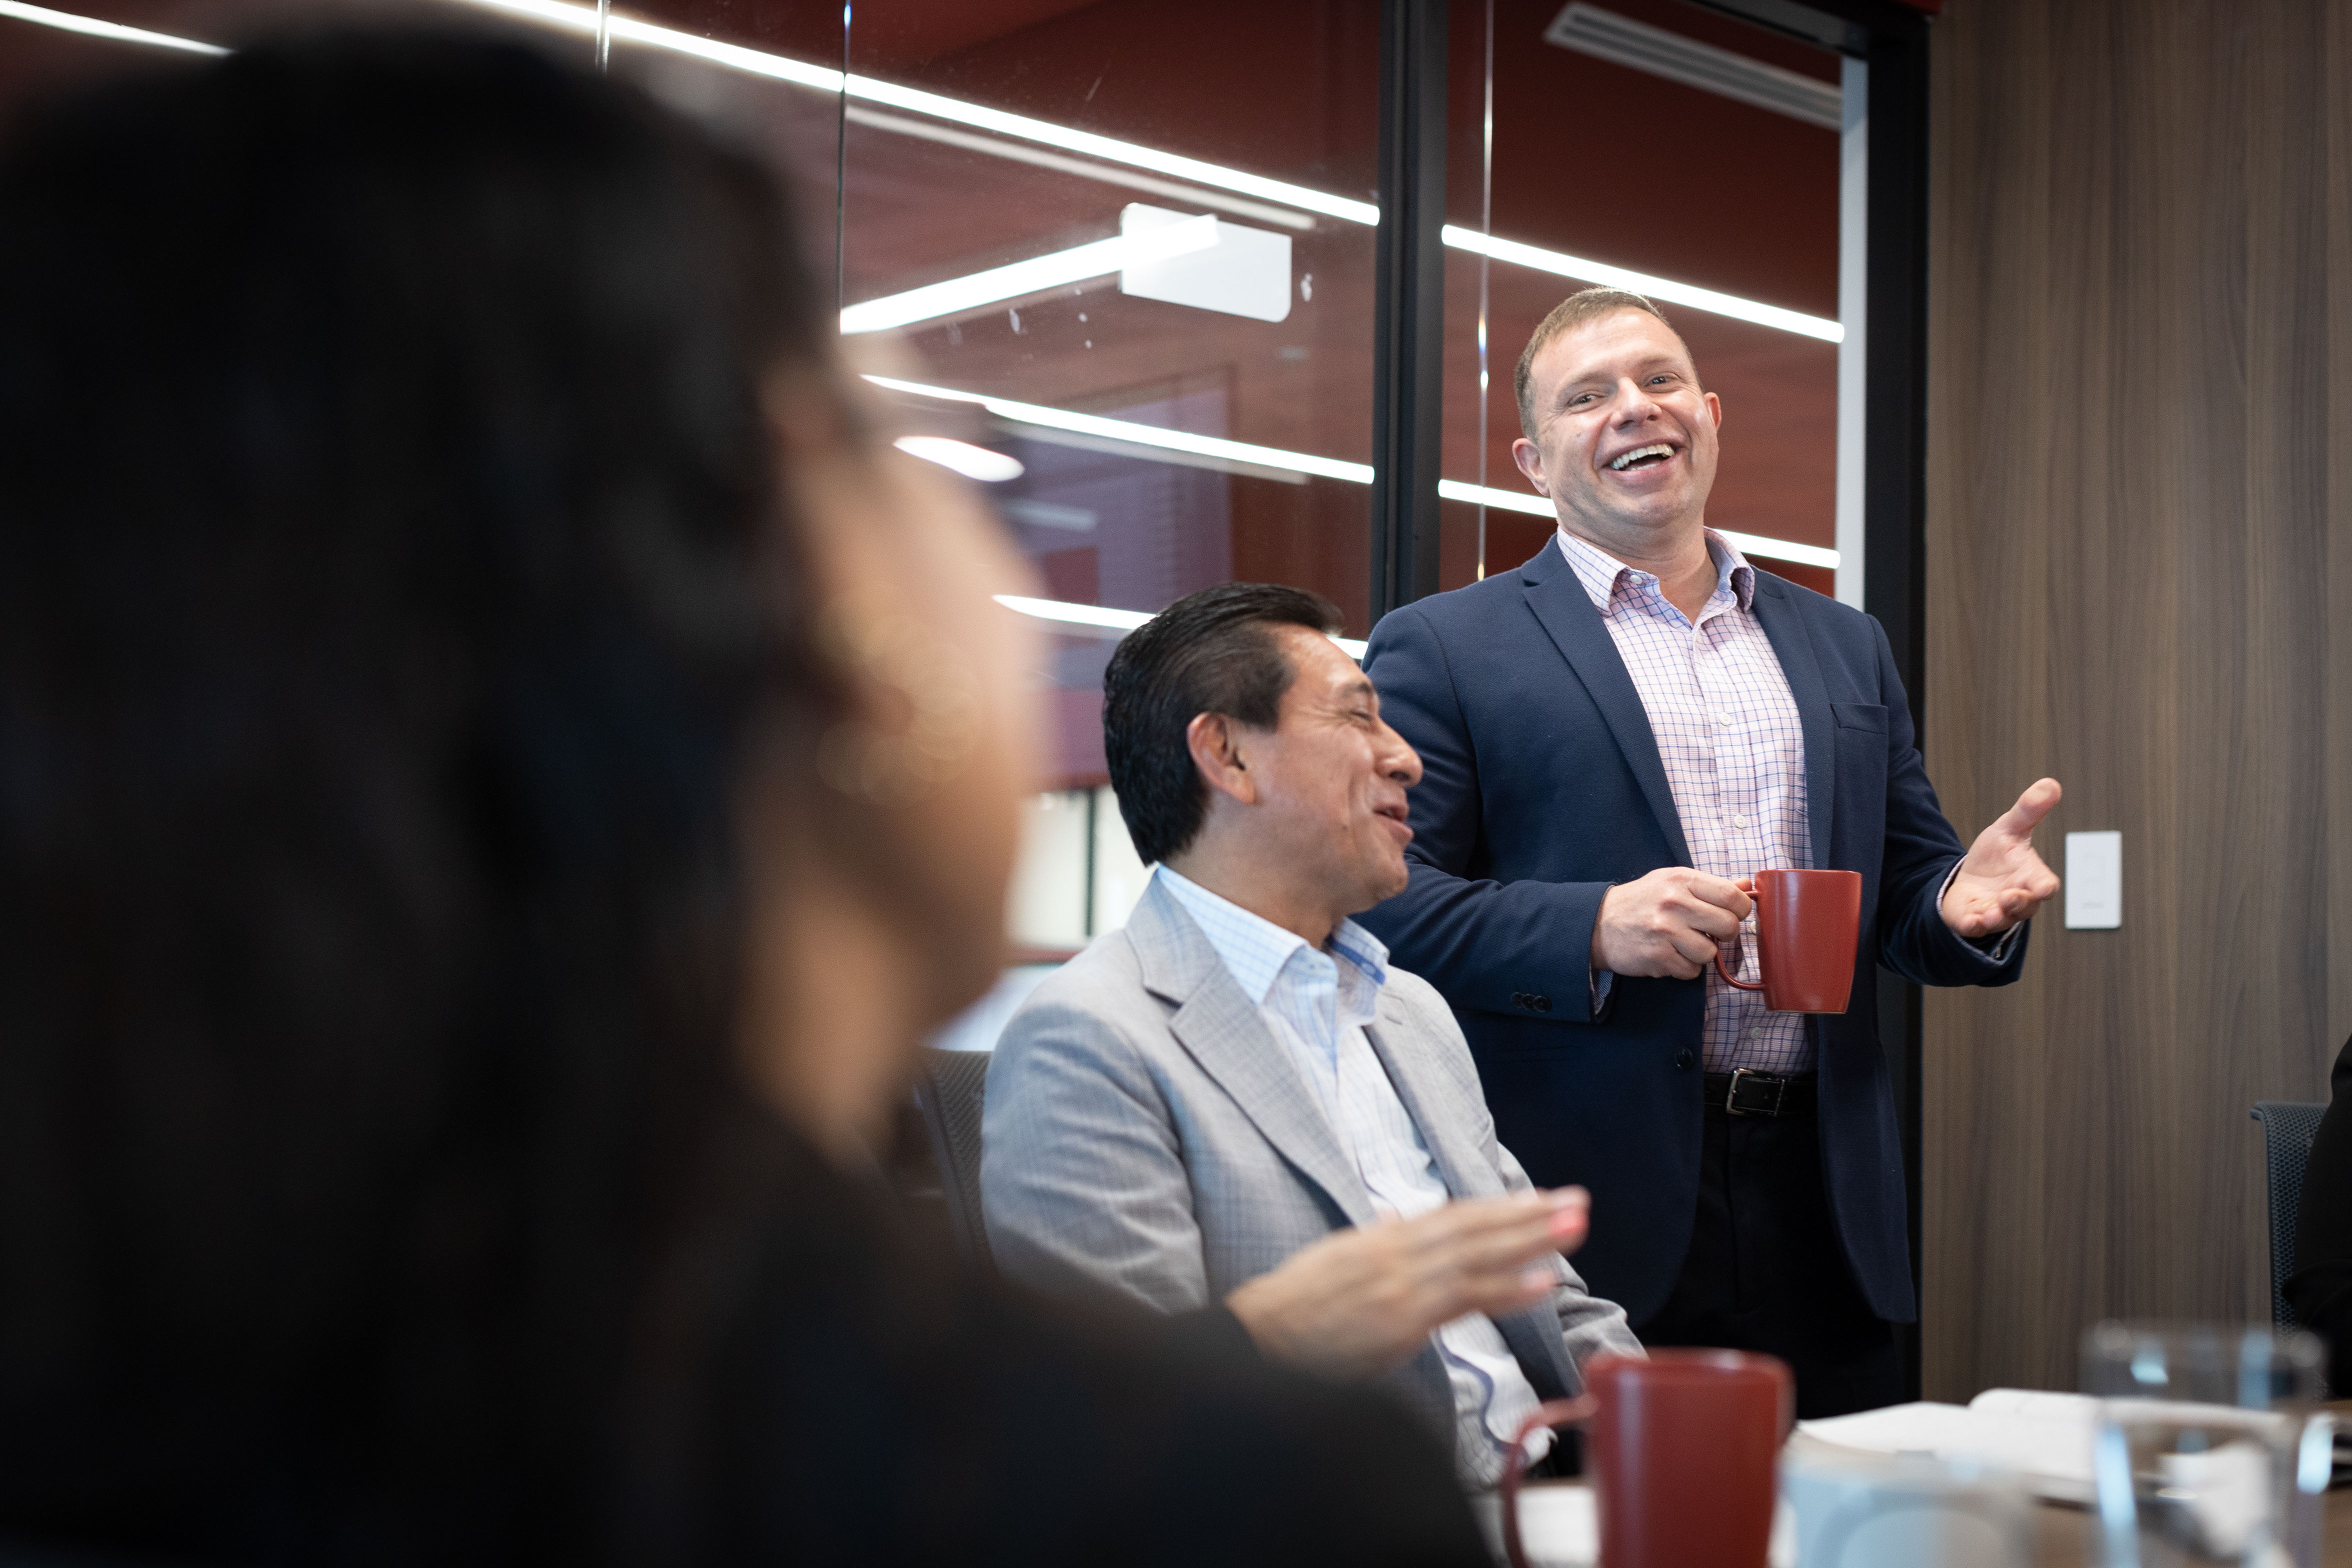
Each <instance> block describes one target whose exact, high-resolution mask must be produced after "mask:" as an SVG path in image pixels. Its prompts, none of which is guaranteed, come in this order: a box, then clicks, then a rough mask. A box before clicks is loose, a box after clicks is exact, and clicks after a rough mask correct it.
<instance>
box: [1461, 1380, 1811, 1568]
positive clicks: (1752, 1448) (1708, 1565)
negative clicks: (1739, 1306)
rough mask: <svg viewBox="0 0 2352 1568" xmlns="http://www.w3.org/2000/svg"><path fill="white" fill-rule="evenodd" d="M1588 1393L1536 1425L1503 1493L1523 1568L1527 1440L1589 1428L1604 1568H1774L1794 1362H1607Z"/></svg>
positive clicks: (1562, 1403)
mask: <svg viewBox="0 0 2352 1568" xmlns="http://www.w3.org/2000/svg"><path fill="white" fill-rule="evenodd" d="M1584 1386H1585V1389H1586V1394H1585V1395H1584V1397H1582V1398H1580V1399H1561V1400H1554V1401H1553V1402H1552V1403H1550V1404H1549V1405H1543V1406H1542V1407H1540V1408H1539V1409H1538V1410H1537V1411H1536V1412H1535V1414H1534V1415H1530V1416H1528V1420H1527V1424H1526V1425H1525V1426H1523V1427H1521V1428H1520V1432H1519V1439H1520V1440H1519V1443H1518V1444H1517V1445H1515V1446H1514V1447H1513V1449H1512V1452H1511V1457H1510V1462H1509V1464H1508V1466H1507V1468H1505V1470H1504V1473H1503V1484H1502V1488H1501V1502H1502V1510H1503V1551H1504V1554H1505V1555H1506V1556H1507V1558H1508V1559H1509V1560H1510V1562H1511V1564H1512V1568H1527V1557H1526V1552H1525V1551H1524V1549H1523V1547H1522V1545H1521V1543H1520V1541H1519V1483H1520V1480H1521V1479H1522V1477H1523V1474H1524V1472H1525V1469H1526V1452H1527V1451H1526V1447H1525V1444H1526V1440H1527V1436H1528V1433H1530V1432H1532V1431H1534V1430H1535V1429H1536V1428H1537V1427H1538V1426H1567V1425H1570V1424H1571V1423H1574V1422H1580V1421H1581V1422H1586V1423H1589V1425H1590V1427H1591V1435H1592V1441H1591V1448H1590V1449H1589V1451H1588V1457H1587V1461H1586V1466H1585V1468H1587V1469H1588V1470H1589V1471H1590V1472H1591V1480H1592V1491H1593V1502H1594V1504H1595V1508H1596V1511H1597V1512H1598V1513H1599V1515H1600V1521H1601V1564H1600V1568H1764V1560H1765V1553H1766V1552H1768V1551H1769V1548H1770V1546H1771V1543H1772V1508H1773V1503H1774V1500H1775V1498H1776V1496H1777V1495H1778V1490H1779V1488H1778V1485H1777V1479H1778V1473H1779V1464H1780V1445H1781V1444H1782V1443H1784V1442H1786V1441H1787V1440H1788V1436H1789V1429H1790V1426H1791V1425H1792V1424H1793V1422H1794V1419H1795V1415H1796V1382H1795V1380H1794V1379H1793V1378H1791V1377H1790V1375H1789V1368H1788V1366H1787V1364H1786V1363H1782V1362H1780V1361H1779V1360H1776V1359H1775V1358H1773V1357H1771V1356H1769V1355H1751V1354H1748V1352H1744V1351H1707V1350H1655V1351H1652V1352H1650V1354H1649V1358H1648V1359H1647V1360H1643V1359H1641V1358H1639V1357H1635V1356H1617V1355H1599V1356H1594V1357H1593V1358H1592V1359H1591V1361H1590V1362H1587V1363H1585V1366H1584Z"/></svg>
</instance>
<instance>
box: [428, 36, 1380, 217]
mask: <svg viewBox="0 0 2352 1568" xmlns="http://www.w3.org/2000/svg"><path fill="white" fill-rule="evenodd" d="M474 4H476V5H487V6H489V7H491V8H492V9H494V10H499V11H508V12H511V13H513V14H515V15H517V16H535V17H538V18H539V19H540V20H541V21H544V22H551V23H553V24H554V25H555V26H561V27H569V28H571V29H572V30H573V31H575V32H593V31H594V30H595V26H596V9H595V7H594V6H593V5H568V4H564V3H563V0H474ZM611 27H612V36H613V37H616V38H623V39H626V40H628V41H629V42H631V43H638V44H649V45H651V46H653V47H656V48H664V49H670V50H674V51H675V52H677V53H678V54H683V55H692V56H694V57H696V58H698V59H706V60H710V61H713V62H714V63H716V64H719V65H725V66H732V67H734V68H736V69H738V70H743V71H749V72H751V73H752V74H753V75H756V76H765V77H773V78H775V79H778V80H780V81H791V82H798V83H799V84H800V85H801V86H803V87H813V88H815V89H817V90H818V91H820V92H840V91H842V90H843V89H844V88H845V87H846V89H847V90H848V94H849V96H850V97H851V98H854V99H862V100H865V101H866V102H868V103H880V104H887V105H888V106H889V107H891V108H893V109H903V110H909V111H911V112H913V113H916V114H928V115H929V116H930V117H931V118H932V119H934V120H946V121H953V122H954V123H956V124H958V125H970V126H972V127H975V128H976V129H979V130H982V131H992V132H996V134H998V135H1000V136H1012V137H1017V138H1019V139H1020V140H1022V141H1024V142H1042V143H1044V144H1045V145H1046V146H1048V147H1059V148H1062V149H1064V150H1065V151H1067V152H1072V153H1085V154H1087V156H1088V157H1091V158H1100V159H1102V160H1103V161H1104V162H1105V163H1125V164H1127V165H1128V166H1129V167H1130V168H1136V169H1149V170H1150V171H1151V172H1152V173H1154V174H1170V175H1173V176H1174V177H1175V178H1177V179H1180V180H1190V181H1192V183H1193V184H1199V185H1209V186H1212V187H1213V188H1215V189H1217V190H1223V191H1233V192H1236V193H1238V194H1239V195H1245V196H1257V197H1259V198H1261V199H1263V200H1265V201H1272V202H1280V203H1282V204H1283V205H1285V206H1293V207H1297V208H1300V209H1301V210H1303V211H1306V212H1315V213H1323V214H1326V215H1327V216H1331V217H1338V218H1346V219H1348V220H1349V221H1350V222H1353V223H1361V224H1373V223H1378V222H1379V221H1380V217H1381V210H1380V208H1378V207H1376V206H1374V205H1372V204H1371V203H1370V202H1360V201H1353V200H1350V199H1349V198H1348V197H1346V196H1335V195H1331V194H1329V193H1328V192H1326V191H1318V190H1314V189H1311V188H1309V187H1307V186H1306V185H1294V184H1290V183H1289V182H1288V181H1287V180H1269V179H1267V178H1265V176H1264V175H1262V174H1244V173H1243V172H1242V171H1240V170H1239V169H1227V168H1223V167H1221V166H1219V165H1218V164H1215V163H1202V161H1201V160H1200V159H1198V158H1187V157H1183V156H1181V154H1179V153H1163V152H1161V151H1160V149H1159V148H1157V147H1144V146H1139V145H1138V144H1137V143H1135V142H1121V141H1119V140H1118V138H1116V137H1112V136H1097V135H1096V134H1095V133H1094V132H1091V131H1079V130H1076V129H1075V128H1074V127H1071V126H1067V125H1055V124H1053V123H1052V122H1050V121H1044V120H1032V119H1030V118H1029V117H1028V116H1027V115H1025V114H1009V113H1007V112H1005V111H1004V110H1001V109H989V108H986V107H985V106H983V105H981V104H977V103H966V102H964V101H963V100H961V99H954V98H946V97H942V96H941V95H940V94H939V93H936V92H925V91H923V90H922V89H919V88H912V87H901V86H899V85H898V83H896V82H887V81H881V80H877V79H875V78H873V77H868V76H857V75H855V74H852V75H850V76H847V77H844V76H843V75H842V73H841V72H839V71H837V70H829V69H827V68H824V67H823V66H816V65H810V64H808V63H806V62H805V61H802V60H795V59H792V58H787V57H785V56H782V55H772V54H766V53H763V52H762V51H761V50H759V49H747V48H744V47H741V46H740V45H738V44H721V43H718V42H715V41H713V40H711V39H709V38H701V37H696V36H695V35H693V34H692V33H682V32H679V31H678V30H677V29H676V28H674V27H659V26H654V25H653V24H652V23H649V22H639V21H636V20H634V19H633V18H630V17H626V16H614V17H613V18H612V19H611Z"/></svg>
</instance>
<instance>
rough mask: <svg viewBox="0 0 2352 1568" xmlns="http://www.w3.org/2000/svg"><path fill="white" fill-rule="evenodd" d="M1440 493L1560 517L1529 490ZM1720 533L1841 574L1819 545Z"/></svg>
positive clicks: (1457, 486)
mask: <svg viewBox="0 0 2352 1568" xmlns="http://www.w3.org/2000/svg"><path fill="white" fill-rule="evenodd" d="M1437 493H1438V495H1439V497H1440V498H1442V499H1444V500H1458V501H1462V502H1465V503H1466V504H1468V505H1470V506H1485V507H1493V508H1495V509H1496V510H1499V511H1523V512H1526V513H1527V514H1528V516H1529V517H1540V518H1542V519H1544V520H1545V521H1551V520H1552V519H1553V517H1554V516H1555V515H1556V514H1555V513H1554V512H1553V511H1552V510H1551V502H1549V501H1548V500H1545V499H1544V498H1543V497H1541V496H1539V495H1531V494H1529V493H1528V491H1526V490H1498V489H1491V488H1489V487H1486V486H1483V485H1466V484H1464V483H1463V482H1462V481H1461V480H1460V479H1440V480H1438V481H1437ZM1716 532H1717V533H1719V534H1721V535H1723V537H1724V538H1726V539H1727V540H1729V541H1731V543H1732V547H1733V548H1734V549H1736V550H1738V552H1740V553H1741V554H1742V555H1762V556H1768V557H1769V558H1770V559H1772V560H1774V561H1794V562H1797V563H1800V564H1801V565H1805V566H1826V567H1828V568H1829V569H1830V570H1831V571H1832V572H1834V571H1836V570H1837V566H1838V552H1836V551H1834V550H1824V549H1823V548H1822V547H1821V546H1820V545H1818V544H1797V543H1793V542H1790V541H1789V540H1786V539H1767V538H1765V537H1764V535H1762V534H1760V533H1741V532H1739V531H1738V530H1736V529H1729V528H1718V529H1717V530H1716Z"/></svg>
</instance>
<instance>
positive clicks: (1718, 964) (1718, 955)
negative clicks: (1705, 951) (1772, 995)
mask: <svg viewBox="0 0 2352 1568" xmlns="http://www.w3.org/2000/svg"><path fill="white" fill-rule="evenodd" d="M1731 940H1732V941H1733V942H1738V940H1739V939H1738V937H1736V936H1735V937H1733V938H1732V939H1731ZM1715 972H1716V973H1717V974H1720V975H1722V976H1723V983H1724V984H1727V985H1737V986H1738V987H1739V989H1741V990H1742V991H1761V990H1763V989H1764V983H1763V982H1762V981H1761V980H1742V979H1740V978H1739V976H1738V975H1737V974H1734V973H1731V971H1729V970H1728V969H1726V968H1725V967H1724V966H1723V944H1722V943H1721V942H1717V943H1716V944H1715Z"/></svg>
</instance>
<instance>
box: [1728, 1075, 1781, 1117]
mask: <svg viewBox="0 0 2352 1568" xmlns="http://www.w3.org/2000/svg"><path fill="white" fill-rule="evenodd" d="M1770 1076H1771V1075H1770V1074H1769V1073H1763V1072H1759V1071H1758V1070H1757V1069H1756V1068H1732V1069H1731V1088H1730V1089H1729V1090H1728V1091H1727V1092H1726V1093H1725V1095H1724V1097H1723V1111H1724V1114H1725V1115H1727V1116H1759V1115H1760V1116H1778V1115H1780V1108H1781V1107H1782V1106H1783V1105H1784V1104H1785V1103H1787V1101H1788V1099H1789V1080H1788V1079H1785V1078H1782V1079H1773V1080H1772V1087H1773V1088H1774V1089H1777V1090H1779V1091H1780V1092H1778V1093H1777V1094H1775V1095H1773V1097H1772V1108H1771V1109H1770V1110H1763V1109H1762V1108H1761V1107H1759V1108H1758V1109H1757V1110H1740V1109H1739V1080H1740V1079H1743V1078H1752V1079H1765V1078H1769V1077H1770Z"/></svg>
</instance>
